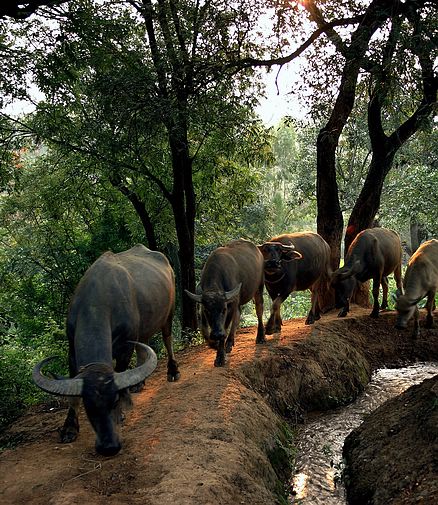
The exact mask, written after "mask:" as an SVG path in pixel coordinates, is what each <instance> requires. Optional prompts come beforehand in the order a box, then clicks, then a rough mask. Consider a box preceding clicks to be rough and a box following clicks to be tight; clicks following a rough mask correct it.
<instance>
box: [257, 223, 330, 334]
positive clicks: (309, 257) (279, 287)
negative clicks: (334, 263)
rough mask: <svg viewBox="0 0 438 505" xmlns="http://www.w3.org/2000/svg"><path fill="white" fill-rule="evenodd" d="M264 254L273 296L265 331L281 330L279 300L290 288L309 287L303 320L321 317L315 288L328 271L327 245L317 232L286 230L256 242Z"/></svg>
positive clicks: (310, 322) (265, 269)
mask: <svg viewBox="0 0 438 505" xmlns="http://www.w3.org/2000/svg"><path fill="white" fill-rule="evenodd" d="M259 249H260V251H261V252H262V254H263V257H264V271H265V285H266V289H267V290H268V293H269V296H270V297H271V299H272V300H273V303H272V307H271V315H270V317H269V320H268V322H267V324H266V334H267V335H271V334H272V333H276V332H280V331H281V325H282V320H281V315H280V307H281V304H282V303H283V302H284V301H285V300H286V298H287V297H288V296H289V295H290V294H291V293H292V292H293V291H304V290H305V289H310V290H311V291H312V297H311V308H310V311H309V314H308V316H307V319H306V324H313V323H314V322H315V321H316V320H317V319H319V318H320V310H321V307H320V306H319V302H318V293H317V291H318V288H319V286H321V283H326V284H328V282H329V279H330V274H331V269H330V247H329V245H328V244H327V242H326V241H325V240H324V239H323V238H322V237H321V236H320V235H318V234H317V233H312V232H298V233H287V234H284V235H279V236H278V237H273V238H272V239H271V240H270V241H269V242H265V243H264V244H262V245H260V246H259Z"/></svg>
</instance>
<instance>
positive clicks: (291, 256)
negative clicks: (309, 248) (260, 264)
mask: <svg viewBox="0 0 438 505" xmlns="http://www.w3.org/2000/svg"><path fill="white" fill-rule="evenodd" d="M302 258H303V255H302V254H301V253H299V252H298V251H295V250H294V249H288V250H285V249H283V252H282V255H281V259H282V261H286V262H289V261H295V260H300V259H302Z"/></svg>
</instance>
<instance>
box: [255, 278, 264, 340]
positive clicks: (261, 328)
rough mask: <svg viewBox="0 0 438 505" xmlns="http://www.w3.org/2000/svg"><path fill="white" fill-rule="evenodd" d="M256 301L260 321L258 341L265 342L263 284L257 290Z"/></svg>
mask: <svg viewBox="0 0 438 505" xmlns="http://www.w3.org/2000/svg"><path fill="white" fill-rule="evenodd" d="M254 303H255V308H256V314H257V321H258V324H257V338H256V343H257V344H263V343H264V342H266V338H265V327H264V326H263V284H262V286H261V287H260V288H259V289H258V290H257V292H256V294H255V296H254Z"/></svg>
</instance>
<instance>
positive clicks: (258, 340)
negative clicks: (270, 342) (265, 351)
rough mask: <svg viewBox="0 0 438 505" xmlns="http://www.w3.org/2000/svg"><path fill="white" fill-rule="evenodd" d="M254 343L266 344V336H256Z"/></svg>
mask: <svg viewBox="0 0 438 505" xmlns="http://www.w3.org/2000/svg"><path fill="white" fill-rule="evenodd" d="M256 344H266V338H265V337H264V336H262V337H259V336H258V337H257V338H256Z"/></svg>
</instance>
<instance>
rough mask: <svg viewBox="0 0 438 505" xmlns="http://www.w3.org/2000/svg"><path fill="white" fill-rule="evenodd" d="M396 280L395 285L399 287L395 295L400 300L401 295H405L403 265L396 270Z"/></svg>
mask: <svg viewBox="0 0 438 505" xmlns="http://www.w3.org/2000/svg"><path fill="white" fill-rule="evenodd" d="M394 280H395V285H396V286H397V291H396V292H395V295H396V297H397V298H398V297H399V296H400V295H402V294H403V281H402V274H401V263H400V264H399V265H397V267H396V269H395V270H394Z"/></svg>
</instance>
